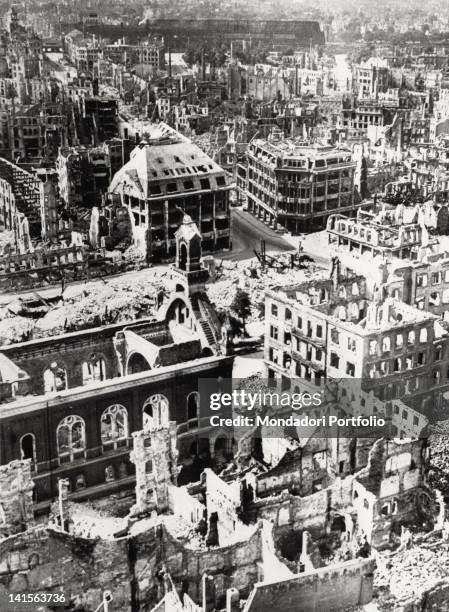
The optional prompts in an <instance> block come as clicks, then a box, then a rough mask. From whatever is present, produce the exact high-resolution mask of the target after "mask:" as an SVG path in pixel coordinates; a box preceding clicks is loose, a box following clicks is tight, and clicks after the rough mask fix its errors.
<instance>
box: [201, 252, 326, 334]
mask: <svg viewBox="0 0 449 612" xmlns="http://www.w3.org/2000/svg"><path fill="white" fill-rule="evenodd" d="M276 259H277V261H278V266H277V268H269V267H266V268H265V270H263V269H262V264H261V263H260V261H259V260H258V259H257V258H256V257H254V258H253V259H249V260H246V261H227V260H223V262H221V264H220V263H218V262H217V264H218V269H217V280H216V281H215V282H214V283H210V284H208V285H207V292H208V294H209V298H210V300H211V302H212V303H214V304H216V306H217V307H218V308H223V309H225V310H226V309H229V307H230V306H231V303H232V301H233V299H234V296H235V293H236V290H237V288H238V287H239V288H240V289H243V290H244V291H246V292H248V293H249V294H250V296H251V302H252V305H253V308H252V312H251V316H250V317H249V319H248V321H247V323H251V322H255V321H259V320H261V319H263V304H264V294H265V291H266V290H267V289H270V288H271V287H274V286H282V287H288V286H291V285H294V284H297V283H302V282H304V281H307V280H311V279H313V278H322V276H323V272H322V271H321V272H317V271H316V270H315V266H314V264H308V267H307V268H304V269H292V268H290V267H288V266H289V264H290V255H289V254H276ZM283 265H285V266H286V267H285V268H284V269H282V266H283Z"/></svg>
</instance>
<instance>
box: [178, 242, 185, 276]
mask: <svg viewBox="0 0 449 612" xmlns="http://www.w3.org/2000/svg"><path fill="white" fill-rule="evenodd" d="M179 267H180V269H181V270H185V269H186V268H187V246H186V245H185V244H184V243H183V244H181V245H180V247H179Z"/></svg>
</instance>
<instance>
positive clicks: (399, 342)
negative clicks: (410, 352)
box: [331, 327, 441, 359]
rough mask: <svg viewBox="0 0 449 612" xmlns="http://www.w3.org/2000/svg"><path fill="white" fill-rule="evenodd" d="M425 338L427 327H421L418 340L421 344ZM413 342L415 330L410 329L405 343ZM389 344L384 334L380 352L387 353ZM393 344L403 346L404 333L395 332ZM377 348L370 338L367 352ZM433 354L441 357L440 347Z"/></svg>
mask: <svg viewBox="0 0 449 612" xmlns="http://www.w3.org/2000/svg"><path fill="white" fill-rule="evenodd" d="M331 336H332V334H331ZM427 339H428V336H427V328H426V327H422V328H421V329H420V330H419V336H418V340H419V342H420V343H421V344H422V343H425V342H427ZM337 344H338V343H337ZM415 344H416V332H415V331H414V330H411V331H409V332H408V334H407V345H408V346H414V345H415ZM391 346H392V341H391V338H390V337H388V336H386V337H385V338H382V342H381V349H382V353H388V352H389V351H391ZM394 346H395V348H401V347H402V346H404V335H403V334H397V335H396V336H395V339H394ZM378 348H379V343H378V342H377V340H370V343H369V354H370V355H377V352H378ZM435 354H436V355H439V357H436V359H441V348H438V349H437V350H436V353H435Z"/></svg>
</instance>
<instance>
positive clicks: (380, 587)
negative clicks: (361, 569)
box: [374, 532, 449, 612]
mask: <svg viewBox="0 0 449 612" xmlns="http://www.w3.org/2000/svg"><path fill="white" fill-rule="evenodd" d="M446 581H447V582H448V584H447V588H448V591H449V542H446V541H443V540H442V538H441V533H440V532H435V534H428V535H425V536H415V537H414V542H413V543H412V545H411V546H410V548H404V549H403V550H399V551H398V552H396V553H393V554H392V555H391V556H390V555H389V553H381V555H380V557H379V558H378V560H377V569H376V571H375V573H374V589H375V595H376V602H377V605H378V608H379V610H381V611H382V612H390V611H391V612H396V611H397V610H403V611H404V612H406V611H407V612H408V611H410V612H412V611H413V612H414V611H415V610H421V609H425V610H428V609H429V610H430V609H431V608H427V607H425V608H422V607H419V605H418V607H411V606H412V602H415V604H416V603H417V602H420V601H421V600H423V601H424V599H425V598H426V597H427V596H426V593H428V592H429V591H431V590H433V589H435V588H436V587H437V586H438V585H441V583H443V585H444V583H446ZM432 609H435V610H436V609H437V608H432ZM447 609H448V608H445V610H447Z"/></svg>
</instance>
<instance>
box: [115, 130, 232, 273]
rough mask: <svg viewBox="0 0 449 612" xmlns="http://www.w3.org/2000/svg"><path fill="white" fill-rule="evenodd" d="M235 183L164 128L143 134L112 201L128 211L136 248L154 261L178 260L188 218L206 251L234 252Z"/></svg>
mask: <svg viewBox="0 0 449 612" xmlns="http://www.w3.org/2000/svg"><path fill="white" fill-rule="evenodd" d="M229 190H230V181H229V179H228V177H227V175H226V173H225V171H224V170H223V169H222V168H221V167H220V166H219V165H218V164H216V163H215V162H214V161H213V160H212V159H211V158H210V157H209V156H208V155H206V154H205V153H204V152H203V151H201V149H199V148H198V147H197V146H196V145H194V144H193V143H191V142H190V141H189V140H188V139H187V138H185V137H184V136H182V135H181V134H179V133H177V132H175V131H174V130H172V129H171V128H169V127H168V126H166V125H165V124H158V125H157V126H155V127H154V129H153V130H151V131H150V133H148V134H144V135H143V138H142V140H141V141H140V143H139V144H138V145H137V147H136V148H135V149H134V150H133V151H132V152H131V155H130V160H129V162H128V163H126V164H125V165H124V166H123V168H121V169H120V170H119V171H118V172H117V173H116V174H115V175H114V177H113V179H112V181H111V184H110V187H109V197H110V200H111V201H112V203H113V204H117V203H118V204H120V205H122V206H125V207H126V208H127V209H128V211H129V215H130V218H131V223H132V233H133V239H134V243H135V244H136V245H138V247H139V248H140V249H141V250H142V251H143V252H144V253H145V255H146V257H147V258H148V260H150V261H160V260H161V259H169V258H171V257H174V254H175V249H176V239H175V232H176V230H177V228H178V225H179V223H180V221H181V219H182V215H183V214H184V213H186V214H188V215H190V216H191V217H192V219H194V221H195V222H196V223H197V225H198V229H199V231H200V232H201V236H202V246H203V250H204V251H209V252H211V251H218V250H222V249H228V248H230V245H231V243H230V209H229Z"/></svg>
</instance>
